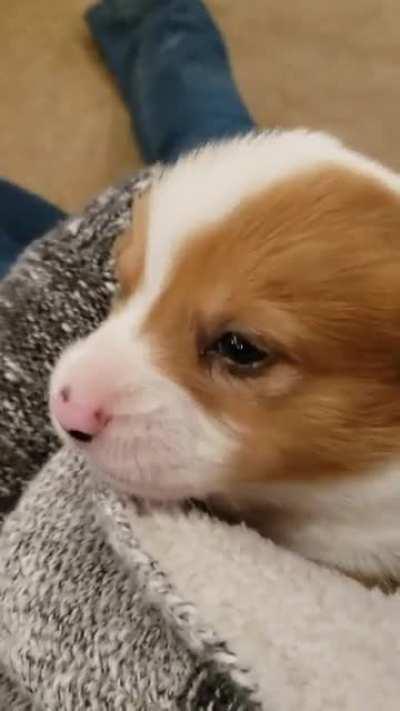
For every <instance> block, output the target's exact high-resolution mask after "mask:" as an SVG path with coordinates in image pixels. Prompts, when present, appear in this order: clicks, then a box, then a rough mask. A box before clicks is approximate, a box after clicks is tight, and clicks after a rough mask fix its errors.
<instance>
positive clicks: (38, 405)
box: [0, 175, 400, 711]
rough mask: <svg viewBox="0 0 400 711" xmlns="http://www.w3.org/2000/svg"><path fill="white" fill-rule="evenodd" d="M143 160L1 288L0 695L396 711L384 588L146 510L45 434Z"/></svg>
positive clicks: (396, 612)
mask: <svg viewBox="0 0 400 711" xmlns="http://www.w3.org/2000/svg"><path fill="white" fill-rule="evenodd" d="M149 179H150V178H149V176H146V175H141V176H138V177H135V178H133V179H132V180H130V181H128V182H127V183H126V184H125V185H123V186H122V187H119V188H115V189H110V190H108V191H106V192H105V193H104V194H103V195H102V196H101V197H100V198H98V199H97V200H95V201H94V202H93V204H92V205H90V206H89V207H88V208H87V209H86V211H85V212H84V214H83V215H82V216H81V217H74V218H71V219H69V220H67V221H66V222H65V223H64V224H62V225H61V226H60V227H58V228H57V229H56V230H55V231H53V232H52V233H50V234H49V235H47V236H45V237H44V238H42V239H41V240H39V241H38V242H36V243H35V244H34V245H33V246H32V247H31V248H30V249H29V250H28V251H27V252H26V253H25V255H23V257H22V258H21V259H20V261H19V263H18V264H17V265H16V267H15V268H14V270H13V271H12V273H11V274H10V275H9V276H8V277H7V278H6V279H5V280H4V281H3V282H2V284H1V285H0V511H1V516H2V519H3V525H2V530H1V533H0V709H1V711H2V710H3V709H4V710H8V709H10V710H11V711H13V710H14V709H15V710H18V711H19V710H22V709H23V710H24V711H25V710H26V711H27V710H28V709H32V710H34V709H35V710H36V709H37V710H41V711H44V710H49V711H50V710H51V711H58V710H63V709H66V710H73V711H80V710H81V709H82V710H83V709H94V710H97V709H98V710H99V711H103V710H106V709H110V710H112V709H121V710H125V709H127V710H129V709H132V710H133V709H135V710H139V711H141V710H143V711H147V710H149V711H150V710H151V711H158V710H159V709H160V710H161V709H172V710H173V709H182V710H183V709H193V710H194V709H196V710H199V711H201V710H202V709H204V710H206V709H209V710H210V711H217V710H221V711H222V710H224V711H225V710H229V709H231V710H236V709H237V710H239V709H244V710H250V709H258V708H260V709H261V708H262V709H265V710H266V711H295V709H296V710H300V709H301V710H302V711H331V710H332V711H334V710H335V709H338V710H339V709H340V710H341V711H343V710H348V711H369V710H370V711H375V710H376V711H378V709H381V708H382V707H384V708H385V711H395V709H396V711H397V710H398V708H399V697H400V674H399V671H400V635H399V633H398V632H399V629H400V597H399V596H397V595H394V596H392V597H385V596H384V595H383V594H382V593H381V592H380V591H378V590H373V591H367V590H365V589H364V588H362V587H361V586H360V585H358V584H357V583H356V582H354V581H351V580H348V579H346V578H344V577H342V576H340V575H339V574H337V573H333V572H330V571H328V570H323V569H321V568H319V567H317V566H315V565H313V564H311V563H309V562H306V561H304V560H302V559H300V558H298V557H297V556H295V555H293V554H291V553H289V552H287V551H284V550H280V549H279V548H277V547H275V546H274V545H273V544H272V543H270V542H269V541H266V540H264V539H262V538H261V537H260V536H259V535H258V534H257V533H256V532H254V531H251V530H248V529H247V528H245V527H243V526H229V525H228V524H226V523H224V522H221V521H217V520H215V519H213V518H210V517H209V516H207V515H206V514H205V513H203V512H201V511H200V510H197V509H195V508H193V509H191V510H183V509H179V508H175V509H171V508H168V509H157V508H148V507H145V506H144V505H141V504H140V503H139V502H134V501H132V500H128V499H124V498H120V497H118V496H117V495H116V494H115V493H114V492H112V491H110V490H109V489H107V488H99V487H98V484H96V483H95V482H94V481H92V479H91V476H90V473H89V472H88V470H87V468H86V466H85V462H84V461H82V460H80V459H79V458H78V457H77V456H76V455H75V454H74V453H72V452H70V451H68V450H67V449H59V447H60V445H59V443H58V441H57V439H56V437H55V435H54V433H53V431H52V428H51V425H50V422H49V419H48V414H47V383H48V378H49V374H50V372H51V369H52V366H53V364H54V362H55V360H56V359H57V358H58V356H59V354H60V352H61V350H62V349H63V348H64V347H65V346H67V345H68V344H69V343H71V341H73V340H75V339H76V338H79V337H82V336H84V335H86V334H87V333H88V332H89V331H91V330H92V329H93V328H95V327H96V326H97V325H98V323H99V322H100V321H101V320H102V319H103V318H104V316H105V315H106V313H107V310H108V308H109V304H110V299H111V296H112V294H113V289H114V283H113V278H112V268H111V267H112V265H111V256H110V255H111V250H112V245H113V241H114V239H115V237H116V236H117V235H118V234H119V233H120V232H121V231H122V230H123V229H124V228H125V227H126V226H127V224H128V222H129V220H130V213H131V206H132V201H133V199H134V195H135V193H136V192H137V191H139V190H140V189H141V188H142V187H143V186H144V185H145V183H146V182H147V181H148V180H149Z"/></svg>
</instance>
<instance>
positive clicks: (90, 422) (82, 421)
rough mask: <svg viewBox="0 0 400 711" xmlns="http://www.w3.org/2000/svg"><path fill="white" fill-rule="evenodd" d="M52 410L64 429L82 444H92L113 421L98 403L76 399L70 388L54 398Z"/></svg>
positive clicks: (63, 389) (62, 390)
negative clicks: (95, 437) (94, 438)
mask: <svg viewBox="0 0 400 711" xmlns="http://www.w3.org/2000/svg"><path fill="white" fill-rule="evenodd" d="M52 410H53V414H54V417H55V418H56V420H57V422H58V423H59V425H60V426H61V427H62V429H63V430H65V432H67V433H68V434H69V435H70V436H71V437H73V438H74V439H76V440H79V441H80V442H90V440H92V439H93V437H94V436H95V435H97V434H99V432H101V431H102V430H103V429H104V427H105V426H106V424H107V423H108V422H109V421H110V419H111V417H110V415H108V414H107V413H106V412H105V411H104V409H103V408H102V407H101V406H99V404H98V403H96V402H93V401H90V400H83V399H80V398H79V397H74V395H73V393H72V392H71V390H70V388H68V387H65V388H62V389H61V390H60V392H59V393H57V395H56V396H55V397H54V400H53V402H52Z"/></svg>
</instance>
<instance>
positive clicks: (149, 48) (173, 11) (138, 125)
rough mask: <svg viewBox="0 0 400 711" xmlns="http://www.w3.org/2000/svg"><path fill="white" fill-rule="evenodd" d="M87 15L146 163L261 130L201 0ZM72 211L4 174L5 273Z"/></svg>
mask: <svg viewBox="0 0 400 711" xmlns="http://www.w3.org/2000/svg"><path fill="white" fill-rule="evenodd" d="M86 20H87V23H88V25H89V28H90V30H91V33H92V35H93V37H94V39H95V40H96V42H97V43H98V45H99V47H100V50H101V52H102V54H103V57H104V60H105V62H106V64H107V66H108V68H109V69H110V71H111V72H112V74H113V76H114V78H115V80H116V83H117V85H118V87H119V90H120V93H121V95H122V98H123V100H124V102H125V104H126V106H127V108H128V111H129V112H130V115H131V119H132V124H133V130H134V133H135V134H136V138H137V141H138V143H139V147H140V149H141V152H142V155H143V158H144V160H145V162H146V163H154V162H157V161H161V162H165V163H170V162H173V161H175V160H176V159H177V158H178V157H179V156H180V155H182V154H183V153H185V152H186V151H189V150H191V149H193V148H196V147H198V146H200V145H202V144H204V143H206V142H208V141H212V140H217V139H221V138H225V137H228V136H234V135H237V134H240V133H245V132H247V131H249V130H251V129H252V128H254V121H253V120H252V118H251V116H250V114H249V112H248V111H247V109H246V107H245V105H244V104H243V101H242V100H241V98H240V95H239V93H238V90H237V88H236V85H235V82H234V79H233V77H232V73H231V69H230V65H229V59H228V56H227V52H226V49H225V46H224V43H223V40H222V38H221V35H220V33H219V31H218V29H217V27H216V26H215V24H214V22H213V20H212V18H211V17H210V14H209V13H208V11H207V9H206V8H205V6H204V5H203V3H202V2H201V0H101V1H100V2H99V3H98V4H97V5H95V6H94V7H92V8H91V9H90V10H89V11H88V12H87V14H86ZM64 216H65V215H64V213H63V212H62V211H61V210H60V209H59V208H57V207H54V206H53V205H50V204H49V203H48V202H46V201H45V200H43V199H41V198H39V197H37V196H35V195H32V194H31V193H28V192H26V191H24V190H22V189H21V188H18V187H16V186H13V185H12V184H10V183H8V182H7V181H4V180H0V276H1V275H2V274H4V273H5V272H6V270H7V269H8V267H9V265H10V264H11V263H12V262H13V261H14V260H15V258H16V256H17V255H18V253H19V252H20V251H21V250H22V249H23V248H24V247H25V246H26V245H27V244H28V243H29V242H30V240H31V239H33V238H34V237H36V236H38V235H40V234H42V233H43V232H45V231H47V230H48V229H50V228H51V227H53V226H54V225H55V224H56V223H57V222H58V221H59V220H60V219H62V218H63V217H64Z"/></svg>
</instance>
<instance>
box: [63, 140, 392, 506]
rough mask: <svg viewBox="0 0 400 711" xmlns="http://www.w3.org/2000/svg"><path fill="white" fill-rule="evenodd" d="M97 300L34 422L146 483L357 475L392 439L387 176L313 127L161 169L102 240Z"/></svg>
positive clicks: (128, 485)
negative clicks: (111, 261) (87, 327)
mask: <svg viewBox="0 0 400 711" xmlns="http://www.w3.org/2000/svg"><path fill="white" fill-rule="evenodd" d="M116 262H117V277H118V281H119V285H120V293H119V298H118V301H117V303H116V305H115V308H114V310H113V313H112V314H111V315H110V317H109V318H108V320H107V321H106V322H105V323H103V324H102V326H101V327H100V328H99V329H98V330H97V331H96V332H94V333H93V334H92V335H90V336H89V337H88V338H87V339H85V340H83V341H81V342H79V343H77V344H75V345H73V346H72V347H71V348H70V349H69V350H67V351H66V352H65V354H64V355H63V356H62V358H61V360H60V362H59V363H58V365H57V366H56V368H55V371H54V374H53V378H52V382H51V388H50V408H51V414H52V418H53V421H54V423H55V425H56V427H57V429H58V431H59V432H60V433H61V434H62V436H63V437H65V438H67V439H68V440H70V441H71V442H73V443H74V444H75V445H76V446H77V447H79V448H80V449H82V450H83V451H84V453H85V455H86V456H87V458H88V460H89V461H90V462H91V463H92V464H93V465H94V469H95V470H96V471H98V472H99V473H100V474H102V475H103V476H104V477H106V478H108V479H109V480H110V481H111V482H113V483H114V485H116V486H118V487H119V488H121V489H122V490H124V491H126V492H128V493H132V494H137V495H139V496H144V497H146V498H154V499H157V500H159V499H179V498H185V497H193V496H194V497H206V496H208V495H212V494H218V493H221V492H222V493H224V492H234V491H235V490H237V491H239V490H240V488H241V487H246V488H249V487H250V488H251V487H252V486H254V487H255V488H259V486H260V485H264V484H265V485H268V483H269V482H277V481H285V482H290V481H310V480H316V479H324V480H325V479H326V480H332V479H338V478H340V479H343V478H346V477H349V476H354V475H357V476H361V475H363V473H364V472H368V471H369V470H370V469H371V467H375V466H376V465H380V464H381V463H382V464H384V463H385V462H389V461H392V460H393V459H395V458H397V457H399V456H400V187H399V183H398V180H397V178H396V176H394V175H393V174H391V173H390V172H389V171H385V170H384V169H383V168H381V167H380V166H377V165H376V164H374V163H372V162H370V161H367V160H366V159H363V158H362V157H360V156H358V155H356V154H354V153H352V152H350V151H348V150H346V149H345V148H343V147H341V146H340V145H339V144H338V143H337V142H336V141H334V140H333V139H330V138H328V137H326V136H323V135H320V134H307V133H305V132H301V131H297V132H290V133H282V134H272V135H260V136H248V137H246V138H243V139H237V140H235V141H232V142H227V143H224V144H221V145H218V146H208V147H206V148H204V149H202V150H201V151H199V152H198V153H196V154H192V155H189V156H188V157H185V158H183V159H182V160H181V161H180V162H178V163H177V165H176V166H174V167H171V168H169V169H166V171H165V172H164V173H163V175H162V176H161V178H160V179H159V180H158V181H157V182H156V183H155V184H154V185H153V186H152V187H151V189H150V190H149V191H148V192H147V193H146V194H145V195H144V196H143V197H141V198H139V199H138V201H137V203H136V204H135V208H134V223H133V228H132V230H129V231H128V232H127V234H125V235H124V236H123V237H122V238H121V239H120V241H119V243H118V245H117V256H116Z"/></svg>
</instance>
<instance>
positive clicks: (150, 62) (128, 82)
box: [86, 0, 254, 163]
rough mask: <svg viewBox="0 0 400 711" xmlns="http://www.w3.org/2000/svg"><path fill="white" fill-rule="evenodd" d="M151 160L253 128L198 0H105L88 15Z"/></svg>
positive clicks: (220, 43) (221, 46)
mask: <svg viewBox="0 0 400 711" xmlns="http://www.w3.org/2000/svg"><path fill="white" fill-rule="evenodd" d="M86 19H87V22H88V24H89V27H90V29H91V32H92V34H93V36H94V38H95V39H96V41H97V42H98V44H99V46H100V48H101V50H102V53H103V55H104V58H105V62H106V64H107V65H108V67H109V68H110V70H111V71H112V72H113V74H114V76H115V78H116V81H117V84H118V86H119V89H120V91H121V94H122V96H123V98H124V101H125V103H126V104H127V106H128V108H129V111H130V113H131V116H132V120H133V124H134V130H135V132H136V134H137V137H138V141H139V145H140V147H141V150H142V153H143V157H144V159H145V161H146V162H148V163H153V162H155V161H162V162H171V161H174V160H176V159H177V158H178V157H179V155H181V154H182V153H184V152H186V151H188V150H190V149H192V148H195V147H197V146H199V145H201V144H203V143H205V142H207V141H209V140H213V139H219V138H223V137H227V136H233V135H236V134H239V133H243V132H247V131H249V130H251V129H252V128H254V121H253V120H252V118H251V116H250V114H249V112H248V111H247V109H246V107H245V106H244V104H243V102H242V100H241V98H240V96H239V93H238V90H237V88H236V85H235V82H234V79H233V77H232V72H231V69H230V65H229V60H228V56H227V52H226V49H225V46H224V43H223V40H222V38H221V36H220V33H219V31H218V30H217V28H216V26H215V24H214V22H213V20H212V19H211V17H210V15H209V13H208V11H207V10H206V8H205V6H204V5H203V3H202V2H201V1H200V0H102V2H100V3H99V4H98V5H96V6H95V7H93V8H91V9H90V10H89V11H88V13H87V15H86Z"/></svg>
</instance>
